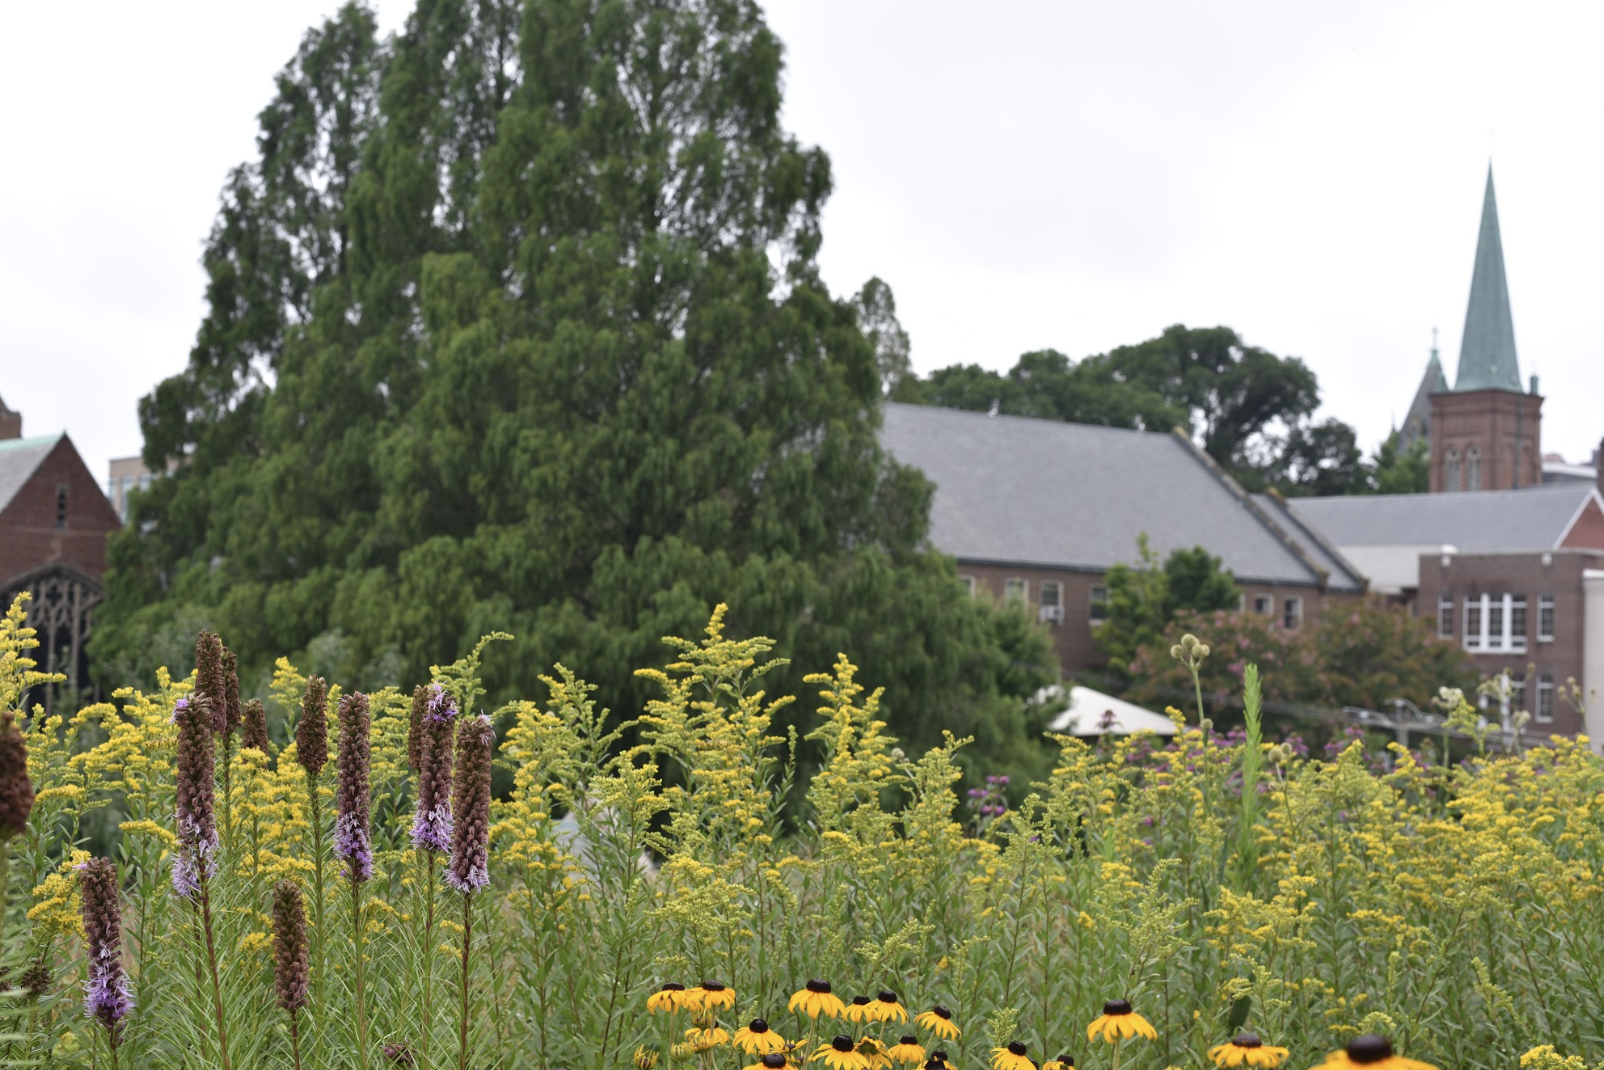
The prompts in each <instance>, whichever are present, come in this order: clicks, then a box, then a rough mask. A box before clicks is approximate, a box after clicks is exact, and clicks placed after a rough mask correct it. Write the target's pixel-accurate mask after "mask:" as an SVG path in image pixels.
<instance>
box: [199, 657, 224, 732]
mask: <svg viewBox="0 0 1604 1070" xmlns="http://www.w3.org/2000/svg"><path fill="white" fill-rule="evenodd" d="M226 677H227V669H226V665H225V657H224V651H223V641H222V640H221V639H219V638H218V637H217V636H216V634H215V633H213V632H206V631H203V632H201V633H200V635H199V636H197V637H196V639H195V694H196V695H198V696H200V697H202V698H204V699H205V700H206V709H207V711H208V712H210V713H211V715H212V731H213V732H216V733H217V734H219V735H221V734H222V733H224V732H226V731H228V682H227V679H226Z"/></svg>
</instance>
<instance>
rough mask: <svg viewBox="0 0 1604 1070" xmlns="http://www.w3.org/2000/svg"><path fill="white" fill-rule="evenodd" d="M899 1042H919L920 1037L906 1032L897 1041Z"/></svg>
mask: <svg viewBox="0 0 1604 1070" xmlns="http://www.w3.org/2000/svg"><path fill="white" fill-rule="evenodd" d="M897 1043H898V1044H917V1043H919V1038H918V1037H916V1036H910V1035H909V1034H906V1033H904V1034H903V1036H902V1039H901V1040H899V1041H897Z"/></svg>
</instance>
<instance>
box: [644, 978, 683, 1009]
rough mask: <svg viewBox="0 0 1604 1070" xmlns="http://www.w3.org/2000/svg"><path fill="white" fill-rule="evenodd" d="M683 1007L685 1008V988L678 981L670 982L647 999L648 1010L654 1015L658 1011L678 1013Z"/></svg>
mask: <svg viewBox="0 0 1604 1070" xmlns="http://www.w3.org/2000/svg"><path fill="white" fill-rule="evenodd" d="M683 1006H685V986H684V985H682V984H680V983H679V982H678V981H670V982H668V983H667V984H666V985H664V986H663V987H662V988H659V989H658V990H657V991H656V992H653V993H652V994H651V995H649V996H647V997H646V1009H647V1010H648V1011H650V1012H652V1013H653V1014H656V1013H657V1012H658V1011H665V1012H668V1011H677V1010H679V1009H680V1008H681V1007H683Z"/></svg>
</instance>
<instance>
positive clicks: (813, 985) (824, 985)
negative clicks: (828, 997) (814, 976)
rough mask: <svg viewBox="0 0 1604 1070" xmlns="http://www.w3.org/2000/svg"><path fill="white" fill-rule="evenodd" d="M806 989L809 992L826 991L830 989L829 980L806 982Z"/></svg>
mask: <svg viewBox="0 0 1604 1070" xmlns="http://www.w3.org/2000/svg"><path fill="white" fill-rule="evenodd" d="M808 991H809V992H828V991H830V982H829V981H819V980H813V981H809V982H808Z"/></svg>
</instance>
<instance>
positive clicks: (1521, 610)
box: [1509, 594, 1526, 647]
mask: <svg viewBox="0 0 1604 1070" xmlns="http://www.w3.org/2000/svg"><path fill="white" fill-rule="evenodd" d="M1509 638H1510V642H1511V645H1512V646H1517V647H1525V646H1526V596H1525V595H1523V594H1517V595H1515V596H1514V597H1513V598H1511V599H1510V601H1509Z"/></svg>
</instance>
